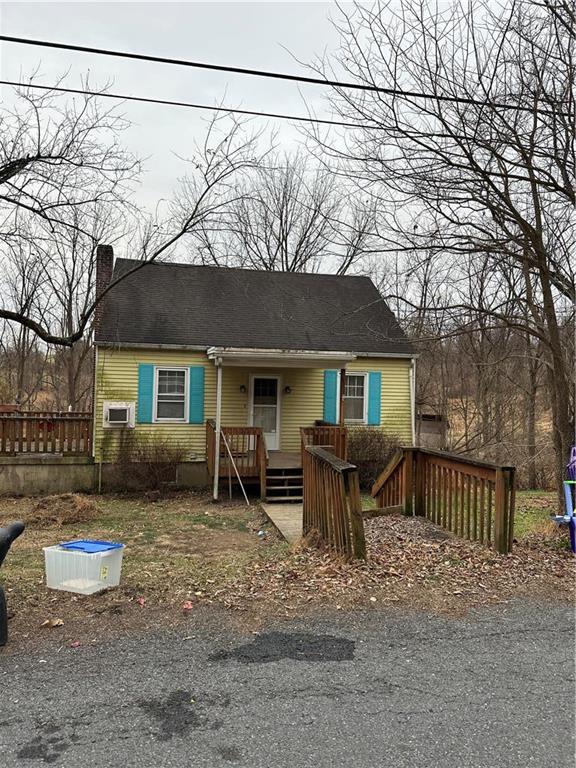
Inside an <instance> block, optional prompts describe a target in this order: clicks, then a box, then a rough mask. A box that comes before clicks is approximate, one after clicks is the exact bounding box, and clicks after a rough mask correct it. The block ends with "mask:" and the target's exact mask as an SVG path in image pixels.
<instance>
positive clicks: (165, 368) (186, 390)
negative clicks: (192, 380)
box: [152, 365, 190, 424]
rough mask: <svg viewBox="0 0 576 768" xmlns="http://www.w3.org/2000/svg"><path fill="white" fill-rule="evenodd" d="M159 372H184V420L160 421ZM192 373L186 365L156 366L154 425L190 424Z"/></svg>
mask: <svg viewBox="0 0 576 768" xmlns="http://www.w3.org/2000/svg"><path fill="white" fill-rule="evenodd" d="M159 371H184V418H182V419H159V418H158V413H157V412H158V372H159ZM189 377H190V371H189V369H188V368H186V366H184V365H155V366H154V401H153V414H152V421H153V422H154V424H188V416H189V413H190V403H189V397H190V384H189Z"/></svg>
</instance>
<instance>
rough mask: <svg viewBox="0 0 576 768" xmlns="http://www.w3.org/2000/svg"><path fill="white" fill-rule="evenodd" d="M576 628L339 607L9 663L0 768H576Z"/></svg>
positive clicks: (552, 607) (211, 616)
mask: <svg viewBox="0 0 576 768" xmlns="http://www.w3.org/2000/svg"><path fill="white" fill-rule="evenodd" d="M573 648H574V617H573V609H572V607H571V606H569V605H566V604H563V603H560V602H545V603H536V602H516V603H511V604H506V605H497V606H485V607H482V608H478V609H475V610H473V611H471V612H469V613H468V614H467V616H466V617H465V618H449V617H446V616H443V617H439V616H430V615H426V614H423V613H418V612H416V611H400V610H392V609H389V610H382V609H378V608H374V609H372V610H370V609H368V610H362V611H355V612H344V611H339V612H335V613H331V614H328V613H327V614H325V615H323V616H316V617H307V618H304V619H299V620H284V621H281V620H275V621H274V622H272V623H270V624H268V625H267V626H265V627H263V628H262V630H261V632H260V633H258V634H256V633H249V632H247V631H241V630H239V629H238V628H237V627H236V628H234V627H233V626H231V625H230V622H229V621H227V619H226V615H225V614H224V613H223V612H220V611H218V610H216V609H214V608H211V609H209V608H207V609H205V610H201V611H200V610H199V611H198V612H196V613H195V614H194V615H193V616H191V617H190V620H189V621H188V622H187V623H186V625H185V626H182V627H180V628H178V629H177V630H172V631H164V632H156V633H145V634H144V633H140V634H138V633H132V634H129V635H125V636H122V637H121V638H119V639H116V640H114V641H113V642H109V643H102V644H99V645H94V646H91V647H80V648H74V649H73V648H69V647H62V648H61V649H59V650H58V649H55V648H52V649H44V650H43V651H40V652H33V653H28V654H23V653H19V652H17V651H14V650H13V651H12V653H10V652H8V653H6V652H5V653H4V654H3V655H1V656H0V690H1V692H2V695H1V696H0V755H2V759H1V764H2V768H11V767H12V766H26V765H30V766H35V765H45V764H52V765H56V766H59V765H62V766H67V768H76V766H78V768H80V767H81V766H82V767H84V766H90V768H100V767H102V768H110V766H115V765H125V766H128V767H129V768H138V767H139V766H146V768H150V766H162V767H163V768H164V767H169V766H178V767H180V766H182V768H189V767H190V768H192V767H194V768H196V767H198V768H203V767H204V766H206V767H208V766H210V768H218V766H227V765H238V766H249V767H250V768H271V767H273V768H300V767H302V768H304V766H306V768H308V767H309V766H315V767H316V768H328V766H330V768H333V766H342V767H344V768H347V767H348V766H350V768H352V766H353V767H354V768H380V766H391V767H393V768H403V767H404V766H410V767H411V768H414V767H416V768H428V767H430V768H432V767H434V768H439V767H440V768H443V767H444V766H446V767H448V766H450V768H452V766H453V767H454V768H472V767H473V768H507V767H508V766H514V767H516V766H518V768H520V766H521V767H522V768H526V767H527V766H538V767H539V768H567V767H569V766H573V765H574V744H573V741H572V722H573V717H572V712H573V707H574V674H573V672H574V669H573Z"/></svg>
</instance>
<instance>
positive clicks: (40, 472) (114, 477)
mask: <svg viewBox="0 0 576 768" xmlns="http://www.w3.org/2000/svg"><path fill="white" fill-rule="evenodd" d="M175 479H176V485H177V486H178V487H180V488H204V487H205V486H207V485H208V470H207V468H206V462H199V461H194V462H183V463H181V464H179V465H177V467H176V473H175ZM99 487H101V488H102V491H108V490H119V491H123V490H124V491H127V490H138V487H137V486H136V485H135V484H134V483H130V478H129V477H128V478H122V479H119V477H118V469H117V467H115V465H113V464H102V466H101V467H100V465H98V464H95V463H94V460H93V459H92V458H91V457H89V456H58V455H50V454H30V455H26V456H24V455H19V456H2V457H0V495H1V496H41V495H49V494H57V493H93V492H97V491H98V488H99Z"/></svg>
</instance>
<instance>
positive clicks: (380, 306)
mask: <svg viewBox="0 0 576 768" xmlns="http://www.w3.org/2000/svg"><path fill="white" fill-rule="evenodd" d="M138 263H139V262H137V261H133V260H130V259H117V260H116V264H115V267H114V277H117V276H119V275H120V274H124V273H125V272H126V271H128V270H130V269H132V268H134V267H135V266H136V265H137V264H138ZM96 341H97V342H108V343H118V344H125V345H129V344H150V345H158V344H169V345H186V346H200V347H206V348H207V347H210V346H225V347H252V348H258V349H291V350H296V349H298V350H314V351H335V352H355V353H368V352H371V353H380V354H411V353H412V352H413V347H412V345H411V344H410V343H409V342H408V340H407V339H406V336H405V335H404V333H403V332H402V330H401V328H400V326H399V325H398V322H397V320H396V318H395V317H394V315H393V313H392V312H391V311H390V309H389V308H388V307H387V306H386V303H385V302H384V301H383V300H382V299H381V297H380V295H379V293H378V291H377V289H376V287H375V286H374V284H373V283H372V281H371V280H370V279H369V278H367V277H353V276H341V275H318V274H304V273H291V272H263V271H255V270H248V269H228V268H223V267H203V266H193V265H188V264H166V263H158V262H154V263H149V264H146V265H145V266H144V267H142V269H139V270H138V271H137V272H135V273H134V274H132V275H129V276H128V277H126V278H125V279H124V280H122V281H121V282H119V283H118V285H117V286H115V287H114V288H113V289H111V291H110V292H109V293H108V294H107V296H106V298H105V300H104V302H103V308H102V321H101V324H100V330H99V332H98V334H97V336H96Z"/></svg>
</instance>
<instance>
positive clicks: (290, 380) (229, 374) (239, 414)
mask: <svg viewBox="0 0 576 768" xmlns="http://www.w3.org/2000/svg"><path fill="white" fill-rule="evenodd" d="M139 363H152V364H156V365H163V366H170V365H174V366H191V365H204V366H205V368H206V380H205V403H204V412H205V418H207V419H213V418H215V416H216V369H215V367H214V364H213V363H212V362H211V361H210V360H208V358H207V356H206V355H205V354H203V353H201V352H176V351H168V350H142V349H130V350H126V349H124V350H120V351H118V350H111V349H105V348H99V349H98V365H97V371H96V393H97V395H96V409H95V420H96V421H95V441H94V443H95V455H96V460H100V458H102V460H103V461H111V460H114V457H115V454H116V452H117V446H118V436H119V431H117V430H114V429H104V428H103V426H102V407H103V402H104V400H116V401H134V402H136V401H137V394H138V364H139ZM348 370H350V371H373V370H379V371H381V372H382V429H384V430H386V431H388V432H390V433H394V434H396V435H399V436H400V437H401V438H402V439H404V440H406V441H407V442H409V441H410V440H411V420H410V374H409V371H410V361H409V360H404V359H391V358H390V359H370V360H368V359H361V360H357V361H355V362H354V363H351V364H350V365H349V366H348ZM253 373H255V374H257V375H259V376H265V375H267V374H269V375H273V376H280V377H281V381H280V392H281V393H282V394H281V404H280V419H281V420H280V440H281V443H280V448H281V449H282V450H285V451H296V450H299V447H300V434H299V428H300V427H301V426H306V425H311V424H312V423H313V422H314V420H315V419H321V418H322V415H323V387H324V373H323V370H321V369H312V368H285V369H278V368H274V369H268V370H267V369H264V368H262V369H260V368H258V369H248V368H236V367H228V368H227V367H224V369H223V379H222V424H224V425H229V426H234V425H238V426H242V425H245V424H247V423H248V415H249V414H248V398H249V394H248V392H249V381H250V374H253ZM241 386H244V387H245V388H246V392H244V393H243V392H241V391H240V387H241ZM286 386H289V387H290V389H291V393H290V394H288V395H285V394H283V389H284V387H286ZM136 431H137V433H138V434H141V435H147V436H152V435H159V436H161V437H162V438H164V439H166V440H169V441H170V442H173V443H175V444H179V445H182V446H184V447H185V449H186V451H187V453H188V454H189V455H190V456H191V457H192V456H195V457H196V458H203V457H204V454H205V435H206V429H205V426H204V425H197V424H137V425H136ZM103 441H104V442H103Z"/></svg>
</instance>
